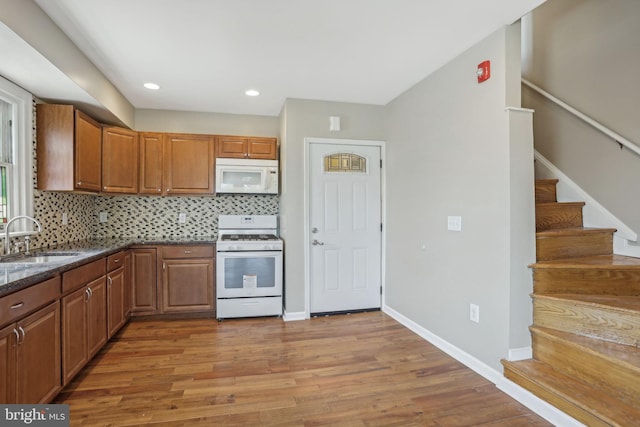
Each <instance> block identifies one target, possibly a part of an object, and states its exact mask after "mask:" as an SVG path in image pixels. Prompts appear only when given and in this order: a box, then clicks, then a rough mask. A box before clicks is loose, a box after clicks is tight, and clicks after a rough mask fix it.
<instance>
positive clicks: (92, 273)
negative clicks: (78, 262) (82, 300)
mask: <svg viewBox="0 0 640 427" xmlns="http://www.w3.org/2000/svg"><path fill="white" fill-rule="evenodd" d="M105 273H106V261H105V259H104V258H102V259H99V260H97V261H94V262H90V263H89V264H85V265H83V266H81V267H78V268H74V269H73V270H69V271H67V272H65V273H63V274H62V292H63V293H67V292H69V291H72V290H74V289H78V288H79V287H80V286H84V285H86V284H87V283H89V282H91V281H93V280H95V279H97V278H98V277H100V276H104V275H105Z"/></svg>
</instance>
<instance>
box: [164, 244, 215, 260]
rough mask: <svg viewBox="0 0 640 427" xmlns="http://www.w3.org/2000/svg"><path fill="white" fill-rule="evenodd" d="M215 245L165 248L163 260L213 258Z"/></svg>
mask: <svg viewBox="0 0 640 427" xmlns="http://www.w3.org/2000/svg"><path fill="white" fill-rule="evenodd" d="M213 254H214V251H213V245H196V246H164V247H163V248H162V258H166V259H169V258H213Z"/></svg>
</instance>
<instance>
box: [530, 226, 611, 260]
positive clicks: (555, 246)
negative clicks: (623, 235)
mask: <svg viewBox="0 0 640 427" xmlns="http://www.w3.org/2000/svg"><path fill="white" fill-rule="evenodd" d="M612 253H613V234H612V233H610V232H602V233H589V234H584V235H558V236H553V237H550V236H538V237H536V259H537V260H538V261H548V260H552V259H564V258H577V257H585V256H591V255H609V254H612Z"/></svg>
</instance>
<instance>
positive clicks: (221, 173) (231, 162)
mask: <svg viewBox="0 0 640 427" xmlns="http://www.w3.org/2000/svg"><path fill="white" fill-rule="evenodd" d="M216 193H232V194H278V161H277V160H254V159H226V158H217V159H216Z"/></svg>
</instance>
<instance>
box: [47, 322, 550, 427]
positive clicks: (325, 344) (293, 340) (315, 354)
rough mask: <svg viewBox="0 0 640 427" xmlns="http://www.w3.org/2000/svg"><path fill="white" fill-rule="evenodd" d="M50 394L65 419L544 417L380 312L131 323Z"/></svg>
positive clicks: (489, 422) (293, 422)
mask: <svg viewBox="0 0 640 427" xmlns="http://www.w3.org/2000/svg"><path fill="white" fill-rule="evenodd" d="M56 403H66V404H69V405H70V408H71V425H72V426H133V425H149V424H150V425H162V426H221V425H222V426H230V425H241V426H264V425H266V426H326V425H331V426H429V427H435V426H478V425H482V426H549V425H551V424H549V423H548V422H546V421H545V420H543V419H542V418H540V417H538V416H537V415H535V414H532V413H531V411H530V410H528V409H527V408H526V407H524V406H522V405H521V404H519V403H518V402H516V401H515V400H513V399H512V398H510V397H509V396H507V395H506V394H504V393H502V392H501V391H499V390H498V389H497V388H496V387H495V386H494V385H493V384H492V383H490V382H489V381H487V380H486V379H484V378H483V377H481V376H480V375H478V374H476V373H475V372H473V371H471V370H470V369H468V368H466V367H465V366H464V365H462V364H461V363H459V362H457V361H456V360H454V359H452V358H450V357H449V356H447V355H446V354H444V353H443V352H441V351H440V350H438V349H437V348H436V347H434V346H433V345H431V344H430V343H428V342H426V341H424V340H423V339H422V338H420V337H419V336H417V335H415V334H414V333H413V332H411V331H409V330H408V329H406V328H405V327H403V326H402V325H400V324H399V323H397V322H396V321H395V320H393V319H392V318H390V317H388V316H387V315H385V314H383V313H381V312H371V313H359V314H353V315H340V316H332V317H322V318H315V319H311V320H306V321H296V322H284V321H282V320H281V319H276V318H261V319H236V320H225V321H224V322H222V323H218V322H217V321H215V320H212V319H195V320H172V321H136V322H132V323H130V324H129V325H127V326H126V327H125V328H124V329H123V330H122V332H121V333H120V334H119V335H118V336H117V337H115V338H114V339H113V341H112V342H111V343H110V344H108V345H107V346H106V347H105V348H104V350H103V351H101V352H100V353H99V354H98V355H97V356H96V358H95V359H94V360H93V361H92V362H90V364H89V365H88V366H87V368H86V369H85V370H84V371H83V372H81V373H80V374H79V375H78V376H77V377H76V378H75V379H74V380H73V381H72V383H71V384H69V386H68V387H67V388H65V389H64V390H63V391H62V392H61V393H60V395H59V396H58V398H57V400H56Z"/></svg>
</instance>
